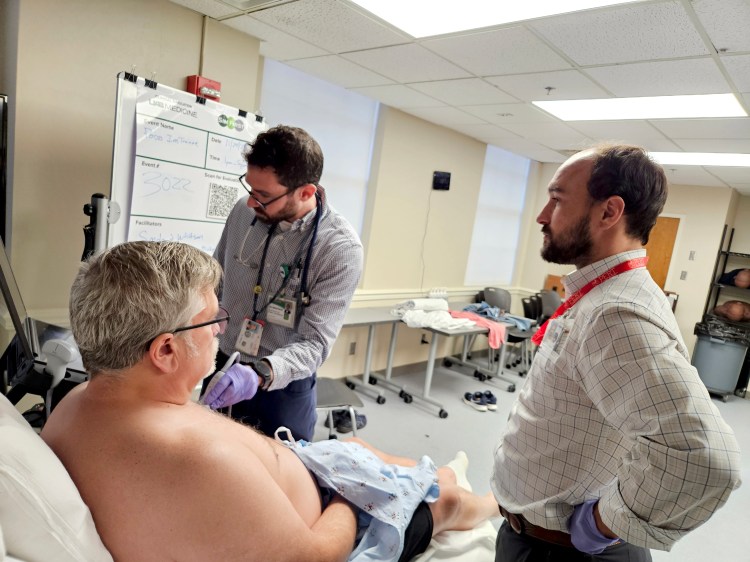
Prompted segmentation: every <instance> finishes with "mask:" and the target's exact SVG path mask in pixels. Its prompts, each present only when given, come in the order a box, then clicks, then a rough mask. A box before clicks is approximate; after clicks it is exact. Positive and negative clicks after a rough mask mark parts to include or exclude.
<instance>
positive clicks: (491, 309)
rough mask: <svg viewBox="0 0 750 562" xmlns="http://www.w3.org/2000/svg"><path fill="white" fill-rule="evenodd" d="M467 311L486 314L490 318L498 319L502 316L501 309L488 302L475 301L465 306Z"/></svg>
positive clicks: (481, 314) (480, 314)
mask: <svg viewBox="0 0 750 562" xmlns="http://www.w3.org/2000/svg"><path fill="white" fill-rule="evenodd" d="M464 311H466V312H474V313H476V314H478V315H479V316H484V317H485V318H489V319H490V320H498V319H499V318H500V316H501V312H500V309H499V308H498V307H496V306H490V305H489V304H487V303H486V302H484V301H482V302H478V303H473V304H470V305H468V306H465V307H464Z"/></svg>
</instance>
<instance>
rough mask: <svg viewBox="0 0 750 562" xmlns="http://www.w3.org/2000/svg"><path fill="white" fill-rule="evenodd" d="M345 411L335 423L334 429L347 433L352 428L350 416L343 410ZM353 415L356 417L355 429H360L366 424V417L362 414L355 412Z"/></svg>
mask: <svg viewBox="0 0 750 562" xmlns="http://www.w3.org/2000/svg"><path fill="white" fill-rule="evenodd" d="M345 412H346V415H345V416H343V417H342V418H341V421H340V422H339V423H337V424H336V431H338V432H339V433H349V432H350V431H351V430H352V417H351V415H349V411H348V410H345ZM355 417H356V418H357V430H360V429H362V428H363V427H364V426H366V425H367V418H366V417H365V415H364V414H355Z"/></svg>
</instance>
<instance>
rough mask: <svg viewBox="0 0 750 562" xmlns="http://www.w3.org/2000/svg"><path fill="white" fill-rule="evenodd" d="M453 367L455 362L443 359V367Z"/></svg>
mask: <svg viewBox="0 0 750 562" xmlns="http://www.w3.org/2000/svg"><path fill="white" fill-rule="evenodd" d="M452 366H453V361H451V360H450V359H443V367H448V368H450V367H452Z"/></svg>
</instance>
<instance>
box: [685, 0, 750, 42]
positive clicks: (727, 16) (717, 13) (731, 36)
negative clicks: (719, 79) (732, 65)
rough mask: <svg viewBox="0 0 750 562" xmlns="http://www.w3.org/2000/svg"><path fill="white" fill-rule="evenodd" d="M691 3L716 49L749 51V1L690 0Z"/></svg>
mask: <svg viewBox="0 0 750 562" xmlns="http://www.w3.org/2000/svg"><path fill="white" fill-rule="evenodd" d="M692 4H693V9H694V10H695V13H696V14H697V15H698V19H699V20H700V21H701V23H702V24H703V27H705V28H706V32H707V33H708V36H709V37H710V38H711V43H713V45H714V47H716V49H727V51H728V52H730V53H731V52H737V51H750V31H749V30H750V2H748V1H747V0H692Z"/></svg>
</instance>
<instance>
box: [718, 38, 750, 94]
mask: <svg viewBox="0 0 750 562" xmlns="http://www.w3.org/2000/svg"><path fill="white" fill-rule="evenodd" d="M748 34H750V27H749V28H748ZM721 62H722V63H723V64H724V67H725V68H726V69H727V72H729V76H730V77H731V78H732V81H733V82H734V84H735V86H737V89H738V90H739V91H740V92H750V55H738V56H735V57H721Z"/></svg>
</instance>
